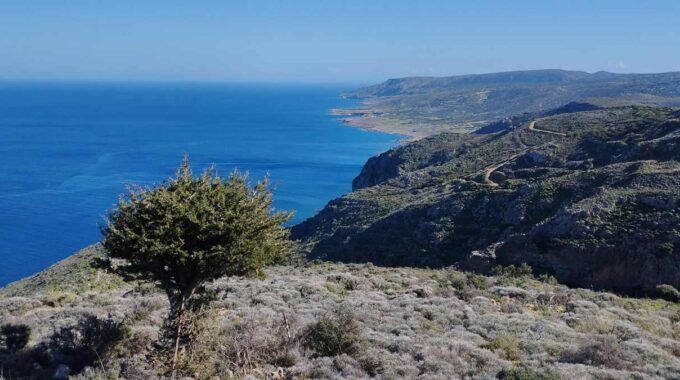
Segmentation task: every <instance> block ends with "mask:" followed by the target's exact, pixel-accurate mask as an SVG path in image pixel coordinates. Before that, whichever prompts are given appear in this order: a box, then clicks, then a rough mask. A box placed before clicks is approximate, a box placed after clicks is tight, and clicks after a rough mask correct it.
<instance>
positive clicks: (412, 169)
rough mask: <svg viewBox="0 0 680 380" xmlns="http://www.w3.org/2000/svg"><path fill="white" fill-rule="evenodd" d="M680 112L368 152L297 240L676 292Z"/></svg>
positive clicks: (590, 109) (529, 120) (382, 261)
mask: <svg viewBox="0 0 680 380" xmlns="http://www.w3.org/2000/svg"><path fill="white" fill-rule="evenodd" d="M678 118H680V111H678V110H677V109H672V108H662V107H644V106H622V107H613V108H602V107H601V106H598V105H592V104H584V103H580V104H570V105H568V106H566V107H562V108H559V109H555V110H553V111H547V112H543V113H534V114H526V115H522V116H519V117H515V118H508V119H504V120H503V121H501V122H497V123H494V124H493V125H490V126H488V127H485V128H482V129H481V130H480V131H479V133H476V134H457V133H443V134H440V135H436V136H432V137H429V138H425V139H422V140H419V141H416V142H413V143H410V144H406V145H404V146H400V147H397V148H394V149H392V150H390V151H388V152H385V153H383V154H380V155H378V156H376V157H373V158H371V159H370V160H369V161H368V162H367V163H366V165H365V166H364V168H363V170H362V171H361V174H360V175H359V176H358V177H357V178H356V179H355V180H354V182H353V187H354V191H353V192H352V193H350V194H348V195H345V196H343V197H341V198H338V199H335V200H333V201H331V202H329V204H328V205H327V206H326V207H325V208H324V209H323V210H322V211H321V212H319V214H317V215H316V216H315V217H313V218H310V219H308V220H307V221H305V222H303V223H301V224H300V225H297V226H295V227H294V228H293V236H294V237H295V238H297V239H301V240H302V241H303V243H304V244H303V247H304V253H305V254H306V255H307V256H308V257H310V258H320V259H324V260H333V261H345V262H373V263H374V264H377V265H388V266H402V265H408V266H421V267H443V266H449V265H458V266H460V267H462V268H469V269H474V270H478V271H485V270H489V269H490V268H491V267H493V266H496V265H509V264H520V263H528V264H530V265H531V266H532V267H533V268H534V270H535V271H536V273H546V274H550V275H554V276H555V277H556V278H557V279H558V280H560V281H562V282H564V283H566V284H571V285H575V286H582V287H596V288H607V289H615V290H617V291H624V292H630V293H639V292H654V291H655V288H656V286H657V285H660V284H671V285H673V286H675V287H678V286H680V229H679V228H680V227H678V226H680V164H678V159H680V121H679V120H678ZM494 131H497V132H494Z"/></svg>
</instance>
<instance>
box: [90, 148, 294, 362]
mask: <svg viewBox="0 0 680 380" xmlns="http://www.w3.org/2000/svg"><path fill="white" fill-rule="evenodd" d="M272 211H273V208H272V195H271V192H270V190H269V186H268V182H267V179H265V180H263V181H261V182H258V183H257V184H256V185H255V186H254V187H251V186H250V184H249V183H248V177H247V176H246V175H242V174H240V173H239V172H238V171H234V172H232V174H231V175H230V177H229V178H228V179H223V178H220V177H219V176H217V175H215V173H214V170H213V169H212V168H209V169H207V170H206V171H204V172H203V174H202V175H201V176H199V177H195V176H194V175H193V174H192V171H191V167H190V164H189V160H188V158H187V157H185V158H184V160H183V161H182V164H181V166H180V167H179V168H178V170H177V174H176V176H175V177H174V178H169V179H168V180H166V181H165V182H163V183H162V184H160V185H159V186H157V187H154V188H140V187H136V188H133V189H131V190H130V192H129V194H127V196H125V197H122V198H121V200H120V202H119V203H118V206H117V208H116V209H115V210H114V211H113V212H111V213H110V214H109V216H108V219H107V222H106V225H105V226H104V227H103V228H102V233H103V235H104V242H103V246H104V248H105V249H106V251H107V252H108V254H109V256H110V257H112V258H117V259H124V260H126V261H127V265H123V266H120V267H118V272H120V273H122V274H124V275H127V276H128V277H132V278H140V279H143V280H148V281H152V282H155V283H158V284H160V286H161V287H162V288H163V289H164V290H165V292H166V293H167V295H168V299H169V301H170V317H169V320H168V324H167V325H166V329H165V331H166V335H169V336H170V337H172V338H173V340H175V341H176V342H179V341H180V340H181V341H182V342H183V344H186V343H187V342H188V341H189V340H190V339H191V338H190V337H189V336H186V335H182V333H180V332H181V331H185V332H187V331H190V330H191V329H188V328H187V327H190V325H191V317H190V316H188V315H185V314H186V313H191V312H193V311H195V310H194V309H195V308H196V307H197V305H199V304H201V302H200V299H201V297H200V295H201V294H202V293H204V291H205V287H204V284H206V283H207V282H209V281H212V280H214V279H217V278H220V277H223V276H257V277H262V276H263V275H264V273H263V268H264V267H265V266H266V265H268V264H272V263H277V262H281V261H283V260H284V259H285V258H286V257H287V256H288V254H289V253H290V251H291V250H292V247H293V243H292V242H291V241H290V240H289V239H288V236H289V232H288V230H287V229H286V228H285V227H284V226H283V224H284V223H285V222H287V221H288V220H289V219H290V218H291V217H292V213H290V212H284V211H278V212H272ZM167 333H170V334H167ZM178 344H179V343H175V355H176V353H177V351H178V347H177V346H178ZM175 359H176V358H175ZM174 361H175V360H173V362H174Z"/></svg>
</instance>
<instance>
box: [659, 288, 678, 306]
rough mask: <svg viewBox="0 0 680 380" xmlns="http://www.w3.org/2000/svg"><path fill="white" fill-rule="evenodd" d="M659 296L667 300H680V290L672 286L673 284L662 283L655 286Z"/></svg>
mask: <svg viewBox="0 0 680 380" xmlns="http://www.w3.org/2000/svg"><path fill="white" fill-rule="evenodd" d="M656 290H657V291H658V292H659V295H660V296H661V298H663V299H666V300H668V301H673V302H680V291H678V289H676V288H675V287H673V285H668V284H662V285H658V286H657V287H656Z"/></svg>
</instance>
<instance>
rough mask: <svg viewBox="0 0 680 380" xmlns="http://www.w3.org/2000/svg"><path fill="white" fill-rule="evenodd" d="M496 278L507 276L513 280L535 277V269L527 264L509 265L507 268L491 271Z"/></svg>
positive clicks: (497, 268) (498, 267)
mask: <svg viewBox="0 0 680 380" xmlns="http://www.w3.org/2000/svg"><path fill="white" fill-rule="evenodd" d="M491 273H492V274H493V275H494V276H506V277H512V278H523V277H531V276H533V269H531V266H529V264H527V263H522V264H521V265H519V266H514V265H509V266H507V267H503V266H500V265H499V266H497V267H494V268H493V269H492V270H491Z"/></svg>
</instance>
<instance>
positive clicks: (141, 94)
mask: <svg viewBox="0 0 680 380" xmlns="http://www.w3.org/2000/svg"><path fill="white" fill-rule="evenodd" d="M354 87H355V86H351V85H347V86H340V85H337V86H336V85H333V86H331V85H260V84H258V85H241V84H168V83H163V84H159V83H153V84H152V83H133V84H131V83H65V82H59V83H43V82H11V83H10V82H7V83H2V82H0V286H2V285H5V284H7V283H9V282H12V281H15V280H18V279H20V278H23V277H25V276H28V275H30V274H33V273H36V272H38V271H40V270H42V269H44V268H46V267H48V266H49V265H51V264H53V263H55V262H57V261H59V260H60V259H63V258H65V257H67V256H69V255H70V254H72V253H74V252H76V251H78V250H79V249H81V248H84V247H86V246H88V245H90V244H93V243H95V242H97V241H99V240H100V239H101V233H100V229H99V226H100V225H101V224H102V223H103V220H104V216H105V215H106V214H107V212H109V211H110V210H111V209H112V208H113V207H114V205H115V203H116V202H117V200H118V198H119V196H120V194H121V193H124V192H125V191H126V188H127V186H129V185H133V184H139V185H154V184H158V183H160V182H162V181H163V180H164V179H165V178H167V177H168V176H170V175H172V174H174V172H175V170H176V168H177V166H178V165H179V163H180V161H181V160H182V156H183V154H185V153H186V154H188V155H189V157H190V160H191V163H192V166H193V168H194V171H195V172H200V171H201V170H203V169H204V168H206V167H208V166H209V165H212V164H214V165H215V167H216V170H217V172H218V174H220V175H223V176H226V175H228V174H229V173H230V172H231V171H232V170H233V169H234V168H238V169H239V170H241V171H246V172H248V173H249V174H250V177H251V179H252V180H253V181H256V180H258V179H261V178H263V176H265V175H267V174H268V175H269V177H270V180H271V182H272V185H273V189H274V199H275V206H276V208H279V209H286V210H294V211H295V213H296V214H295V219H294V220H293V221H292V223H297V222H300V221H302V220H304V219H306V218H308V217H310V216H312V215H314V214H315V213H316V212H317V211H318V210H320V209H321V208H323V206H324V205H325V204H326V203H327V202H328V201H329V200H331V199H333V198H335V197H337V196H340V195H342V194H343V193H347V192H349V191H350V190H351V181H352V179H353V178H354V177H355V176H356V175H357V174H358V173H359V171H360V170H361V167H362V165H363V164H364V163H365V162H366V160H367V159H368V158H369V157H371V156H372V155H375V154H377V153H380V152H382V151H385V150H387V149H389V148H390V147H393V146H395V145H396V144H397V142H398V139H399V136H395V135H389V134H383V133H377V132H367V131H363V130H361V129H358V128H354V127H349V126H345V125H344V124H343V123H342V121H341V120H339V119H338V118H337V117H334V116H332V115H330V114H329V110H330V109H332V108H344V107H352V106H355V105H356V101H354V100H350V99H343V98H341V97H340V96H339V94H340V93H341V92H343V91H345V90H350V89H352V88H354Z"/></svg>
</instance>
